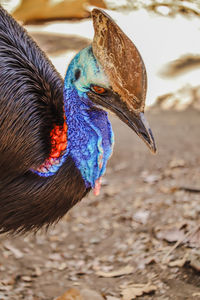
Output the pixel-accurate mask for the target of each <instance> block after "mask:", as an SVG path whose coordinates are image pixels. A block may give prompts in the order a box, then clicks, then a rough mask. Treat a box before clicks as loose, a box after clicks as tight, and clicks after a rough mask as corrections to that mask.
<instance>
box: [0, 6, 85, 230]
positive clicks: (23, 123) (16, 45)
mask: <svg viewBox="0 0 200 300" xmlns="http://www.w3.org/2000/svg"><path fill="white" fill-rule="evenodd" d="M0 74H1V75H0V80H1V84H0V133H1V134H0V157H1V159H0V209H1V212H0V232H8V231H11V232H13V231H17V232H24V231H28V230H37V229H38V228H40V227H41V226H43V225H49V224H52V223H53V222H55V221H57V220H58V219H59V218H61V217H62V216H63V215H64V214H65V213H66V212H67V211H68V210H69V208H71V207H72V206H73V205H74V204H75V203H76V202H77V201H79V200H80V199H81V198H83V196H84V195H85V194H86V193H87V192H88V190H87V189H86V188H85V184H84V181H83V179H82V176H81V174H80V172H79V170H78V169H77V168H76V167H75V165H74V162H73V160H72V159H71V158H70V157H68V158H67V160H66V162H65V163H64V164H63V166H62V167H61V168H60V170H59V171H58V172H57V174H56V176H51V177H48V178H43V177H39V176H37V175H36V174H34V173H32V172H31V171H29V169H30V168H36V167H38V166H40V165H41V163H42V162H43V161H44V160H45V158H47V157H48V155H49V153H50V150H51V149H50V148H51V145H50V131H51V130H52V126H53V124H56V125H60V124H63V80H62V79H61V77H60V75H59V74H58V73H57V71H56V70H55V68H54V67H53V65H52V64H51V62H50V61H49V59H48V58H47V57H46V55H45V54H44V53H43V52H42V51H41V49H40V48H39V47H38V46H37V45H36V43H35V42H34V41H33V40H32V39H31V37H29V36H28V34H27V33H26V31H25V30H24V29H23V28H22V27H21V26H20V25H19V24H18V23H17V22H16V21H15V20H14V19H13V18H12V17H11V16H10V15H8V14H7V12H6V11H5V10H4V9H3V8H2V7H0ZM11 99H12V101H11ZM69 174H70V176H69ZM69 187H70V189H69ZM30 199H31V201H30Z"/></svg>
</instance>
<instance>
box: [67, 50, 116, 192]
mask: <svg viewBox="0 0 200 300" xmlns="http://www.w3.org/2000/svg"><path fill="white" fill-rule="evenodd" d="M91 84H94V85H98V86H101V87H105V88H106V87H109V82H108V79H107V77H106V76H105V74H104V72H103V71H102V69H101V67H100V66H99V64H98V62H97V60H96V58H95V57H94V55H93V53H92V48H91V46H89V47H88V48H85V49H83V50H82V51H81V52H79V53H78V54H77V55H76V56H75V58H74V59H73V60H72V62H71V63H70V65H69V68H68V70H67V74H66V77H65V83H64V107H65V113H66V122H67V126H68V131H67V142H68V144H67V151H66V154H65V155H64V156H65V157H66V156H67V155H70V156H71V157H72V158H73V160H74V162H75V165H76V167H77V168H78V169H79V170H80V172H81V174H82V177H83V179H84V181H85V185H86V187H92V188H94V186H95V182H96V180H97V179H99V178H100V177H101V176H102V175H103V174H104V173H105V169H106V164H107V161H108V159H109V157H110V156H111V154H112V148H113V143H114V137H113V132H112V128H111V124H110V122H109V120H108V115H107V112H105V111H103V110H100V109H99V107H98V109H95V104H94V103H93V102H92V101H91V100H90V99H89V97H88V96H87V92H88V91H90V86H91Z"/></svg>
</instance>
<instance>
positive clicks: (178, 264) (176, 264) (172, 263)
mask: <svg viewBox="0 0 200 300" xmlns="http://www.w3.org/2000/svg"><path fill="white" fill-rule="evenodd" d="M187 261H188V255H185V256H184V257H183V258H181V259H177V260H174V261H170V262H169V264H168V265H169V266H170V267H180V268H182V267H183V266H184V265H185V263H186V262H187Z"/></svg>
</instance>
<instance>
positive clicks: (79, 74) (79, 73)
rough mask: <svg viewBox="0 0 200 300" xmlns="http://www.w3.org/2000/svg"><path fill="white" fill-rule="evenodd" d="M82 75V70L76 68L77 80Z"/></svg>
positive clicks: (75, 75)
mask: <svg viewBox="0 0 200 300" xmlns="http://www.w3.org/2000/svg"><path fill="white" fill-rule="evenodd" d="M80 76H81V70H79V69H76V71H75V74H74V77H75V80H78V79H79V77H80Z"/></svg>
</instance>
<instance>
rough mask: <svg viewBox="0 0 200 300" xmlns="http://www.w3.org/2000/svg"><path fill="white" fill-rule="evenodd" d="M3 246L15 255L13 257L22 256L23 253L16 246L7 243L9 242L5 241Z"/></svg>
mask: <svg viewBox="0 0 200 300" xmlns="http://www.w3.org/2000/svg"><path fill="white" fill-rule="evenodd" d="M4 247H5V248H6V249H8V250H9V251H10V252H12V254H13V255H14V256H15V258H17V259H19V258H22V257H23V256H24V254H23V253H22V252H21V251H20V250H19V249H17V248H15V247H14V246H13V245H11V244H9V243H5V244H4Z"/></svg>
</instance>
